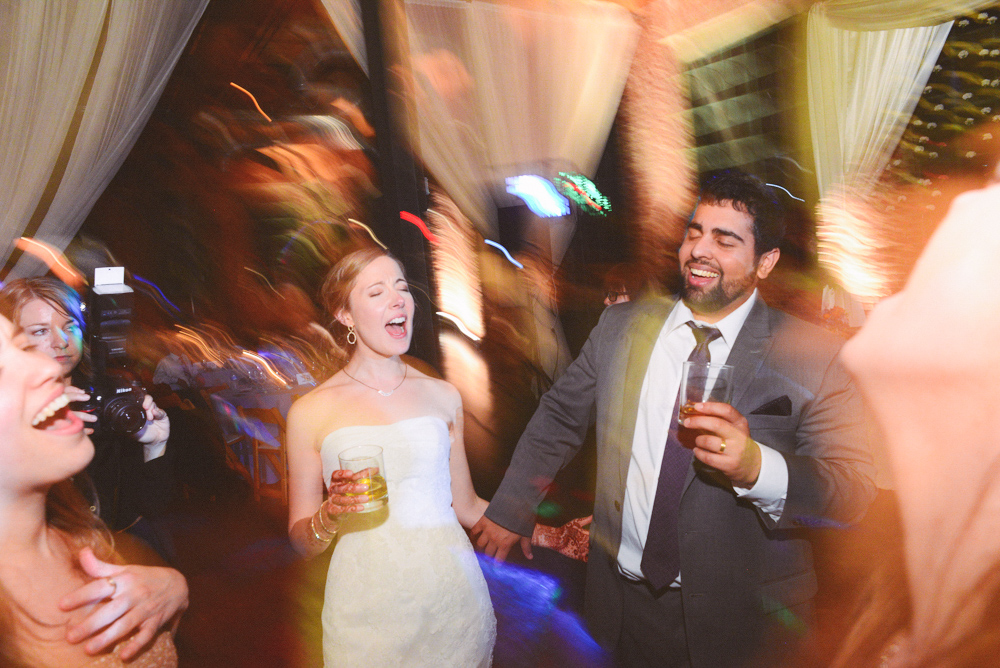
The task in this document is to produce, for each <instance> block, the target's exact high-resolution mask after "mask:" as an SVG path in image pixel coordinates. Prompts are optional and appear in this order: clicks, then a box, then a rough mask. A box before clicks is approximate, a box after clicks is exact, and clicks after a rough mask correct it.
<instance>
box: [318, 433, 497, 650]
mask: <svg viewBox="0 0 1000 668" xmlns="http://www.w3.org/2000/svg"><path fill="white" fill-rule="evenodd" d="M367 444H373V445H378V446H381V447H382V450H383V454H384V458H385V478H386V482H387V484H388V489H389V504H388V506H387V508H385V509H382V510H379V511H375V512H372V513H368V514H364V515H353V516H349V517H348V518H346V519H345V520H344V522H343V524H342V528H341V532H340V536H339V538H338V539H337V542H336V543H335V544H334V551H333V556H332V558H331V560H330V570H329V571H328V573H327V579H326V596H325V598H324V603H323V659H324V663H325V665H326V666H327V668H330V667H332V666H345V667H347V666H349V667H351V668H356V667H357V666H365V667H366V668H396V667H397V666H428V667H431V666H433V667H435V668H438V667H443V666H454V667H455V668H475V667H480V666H481V667H482V668H489V666H490V664H491V663H492V654H493V645H494V642H495V641H496V619H495V618H494V616H493V608H492V605H491V604H490V595H489V591H488V590H487V588H486V581H485V580H484V579H483V573H482V571H481V570H480V568H479V563H478V561H477V560H476V555H475V553H474V552H473V550H472V545H471V544H470V543H469V539H468V537H467V536H466V534H465V531H464V530H463V529H462V527H461V526H460V525H459V523H458V518H457V517H456V516H455V511H454V510H452V507H451V474H450V471H449V466H448V461H449V454H450V451H451V441H450V438H449V433H448V425H447V424H446V423H445V422H444V421H443V420H441V419H440V418H436V417H430V416H426V417H417V418H411V419H408V420H401V421H400V422H396V423H395V424H391V425H384V426H355V427H344V428H342V429H338V430H337V431H334V432H332V433H330V434H329V435H327V437H326V438H325V439H323V445H322V447H321V449H320V454H321V456H322V459H323V477H324V480H329V479H330V474H331V473H333V471H334V470H336V469H337V468H339V464H338V460H337V456H338V455H339V453H340V452H341V451H342V450H344V449H346V448H349V447H353V446H355V445H367Z"/></svg>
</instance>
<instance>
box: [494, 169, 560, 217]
mask: <svg viewBox="0 0 1000 668" xmlns="http://www.w3.org/2000/svg"><path fill="white" fill-rule="evenodd" d="M505 182H506V184H507V192H509V193H510V194H512V195H516V196H517V197H520V198H521V199H522V200H524V203H525V204H527V205H528V208H529V209H531V212H532V213H534V214H535V215H536V216H541V217H542V218H559V217H561V216H568V215H569V213H570V208H569V200H568V199H566V198H565V197H563V196H562V195H560V194H559V191H558V190H556V187H555V186H554V185H552V182H551V181H549V180H548V179H543V178H542V177H541V176H537V175H535V174H523V175H521V176H508V177H507V179H506V181H505Z"/></svg>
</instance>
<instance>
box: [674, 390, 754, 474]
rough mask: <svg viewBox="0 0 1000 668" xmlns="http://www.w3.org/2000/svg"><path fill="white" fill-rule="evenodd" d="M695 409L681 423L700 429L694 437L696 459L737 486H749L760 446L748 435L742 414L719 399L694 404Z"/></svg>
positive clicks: (748, 428)
mask: <svg viewBox="0 0 1000 668" xmlns="http://www.w3.org/2000/svg"><path fill="white" fill-rule="evenodd" d="M693 408H694V411H695V413H694V414H693V415H691V416H690V417H686V418H684V420H683V421H682V422H681V425H682V426H683V427H685V428H686V429H692V430H696V431H698V432H700V433H699V434H698V435H697V436H696V437H695V439H694V445H695V447H694V449H693V453H694V456H695V459H697V460H698V461H700V462H702V463H703V464H706V465H708V466H711V467H712V468H714V469H717V470H719V471H721V472H722V473H723V474H724V475H725V476H726V477H727V478H729V481H730V482H732V483H733V485H734V486H736V487H743V488H747V489H749V488H750V487H753V486H754V484H755V483H756V482H757V477H758V476H759V475H760V457H761V455H760V446H758V445H757V443H756V442H755V441H754V440H753V439H752V438H750V426H749V425H748V424H747V419H746V418H745V417H743V415H742V414H741V413H740V412H739V411H738V410H736V409H735V408H733V407H732V406H730V405H729V404H724V403H721V402H718V401H706V402H704V403H695V404H694V405H693Z"/></svg>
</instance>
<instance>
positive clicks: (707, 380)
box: [677, 362, 733, 420]
mask: <svg viewBox="0 0 1000 668" xmlns="http://www.w3.org/2000/svg"><path fill="white" fill-rule="evenodd" d="M732 399H733V367H731V366H729V365H728V364H706V363H702V362H684V368H683V370H682V371H681V391H680V400H679V401H678V402H677V403H678V405H679V406H680V409H679V411H680V416H679V419H681V420H683V419H684V418H687V417H691V416H693V415H697V414H698V412H697V411H696V410H694V405H695V404H698V403H704V402H708V401H717V402H719V403H723V404H728V403H730V402H731V401H732Z"/></svg>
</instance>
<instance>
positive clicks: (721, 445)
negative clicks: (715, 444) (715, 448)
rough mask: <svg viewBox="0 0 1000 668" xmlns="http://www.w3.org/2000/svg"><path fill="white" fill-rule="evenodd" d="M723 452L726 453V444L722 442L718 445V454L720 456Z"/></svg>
mask: <svg viewBox="0 0 1000 668" xmlns="http://www.w3.org/2000/svg"><path fill="white" fill-rule="evenodd" d="M725 451H726V442H725V441H723V442H722V443H719V453H720V454H721V453H723V452H725Z"/></svg>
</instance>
